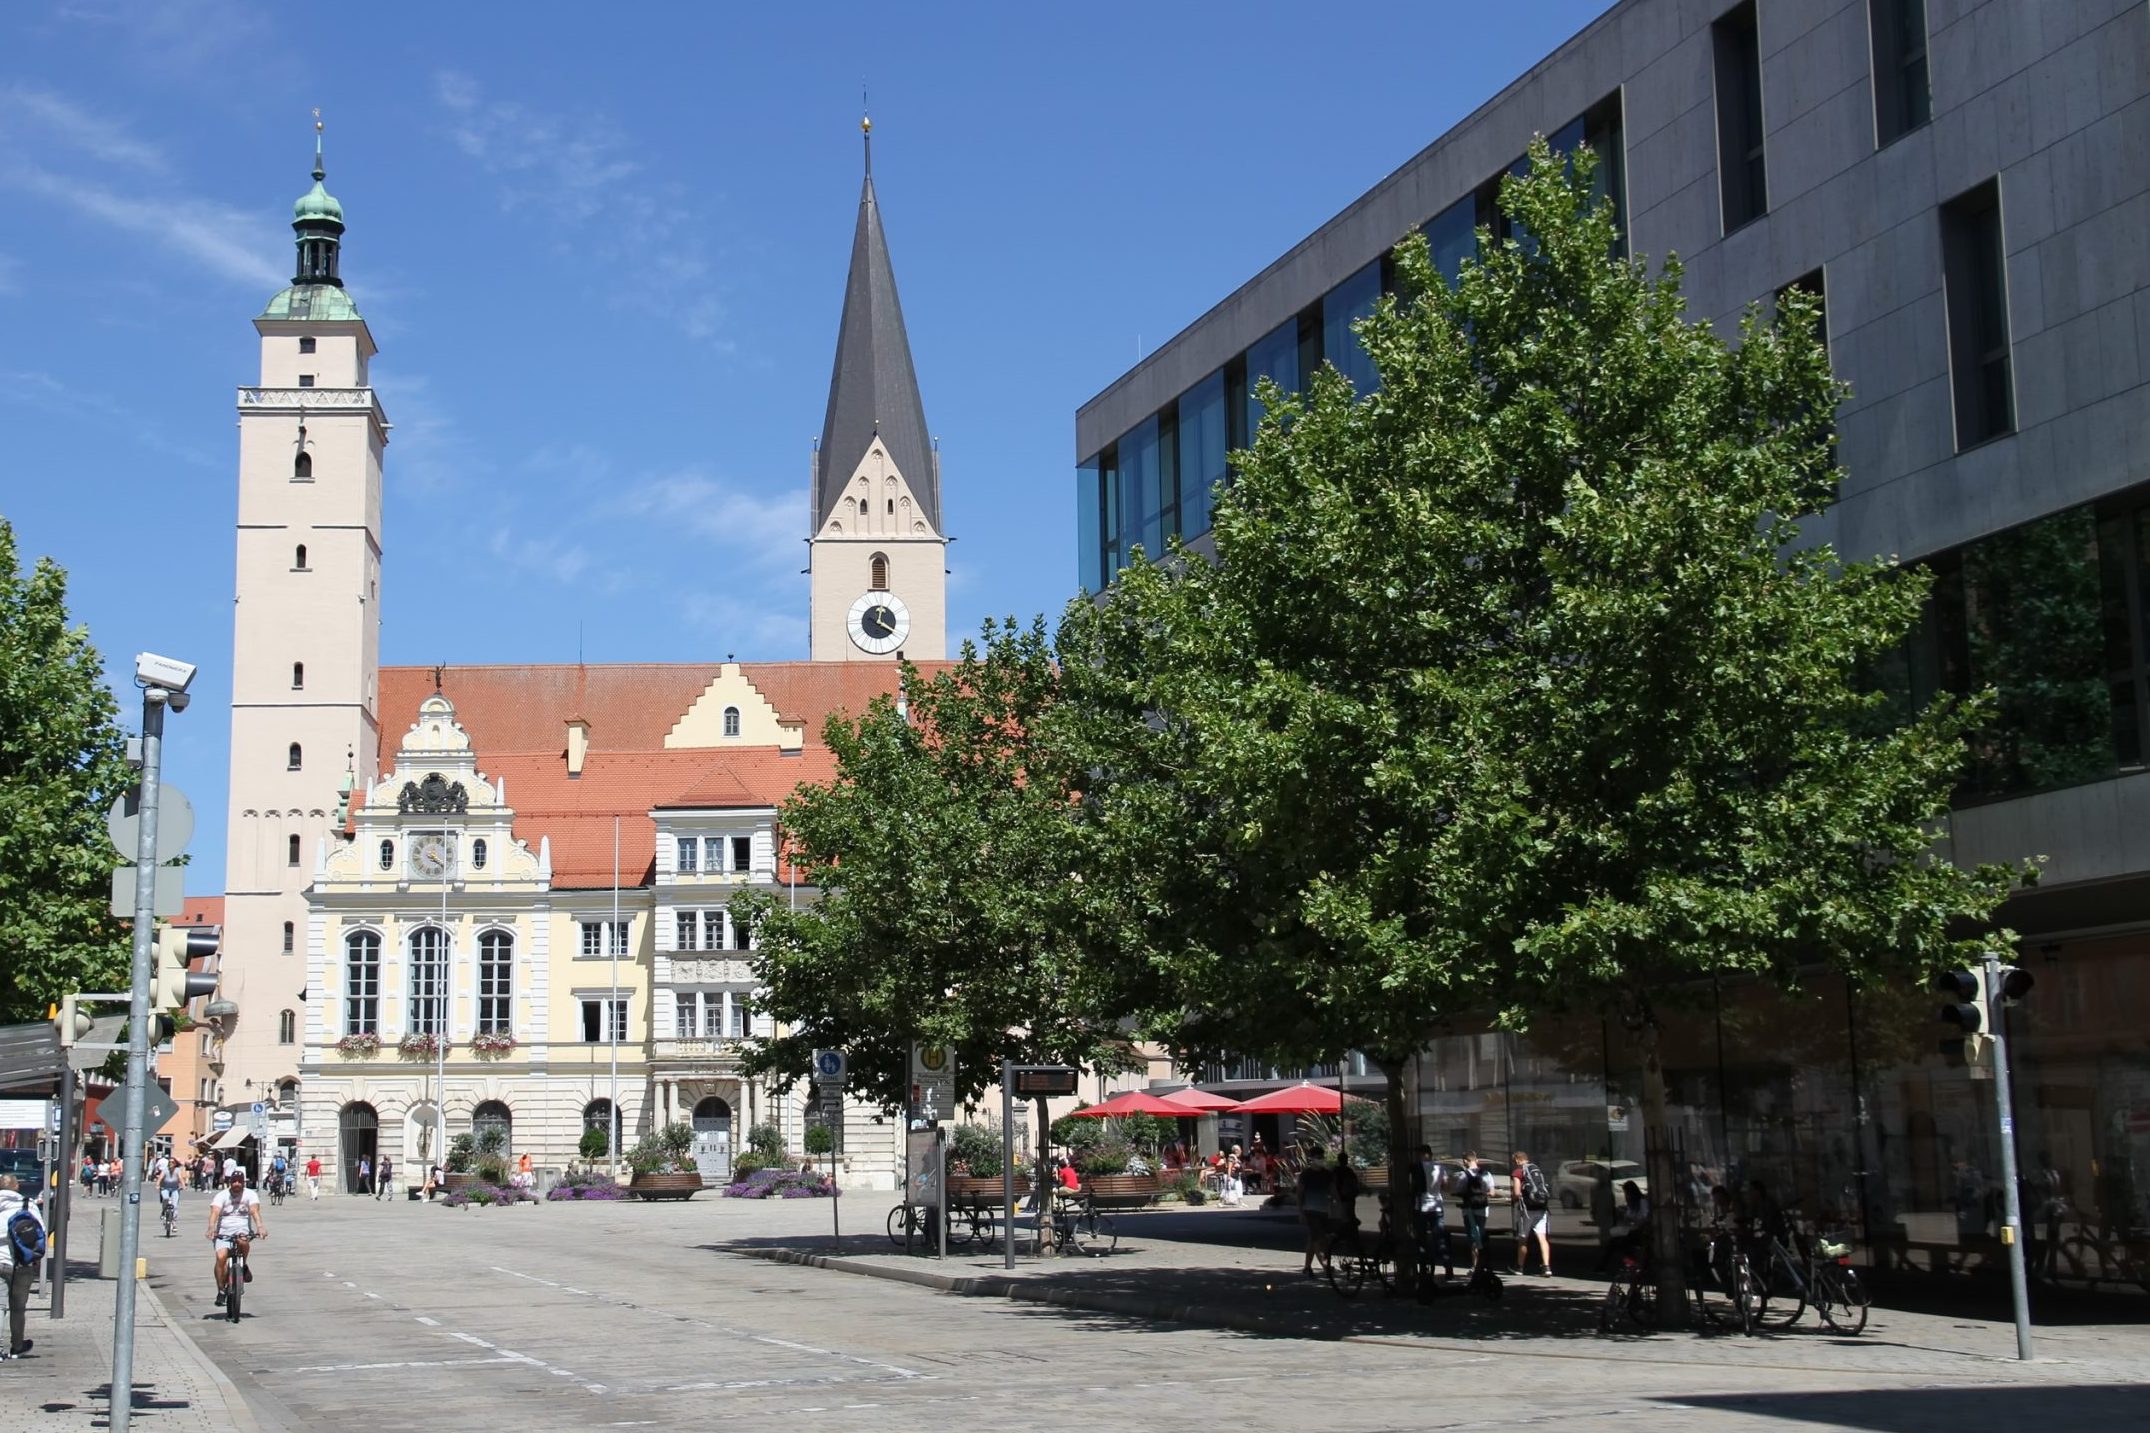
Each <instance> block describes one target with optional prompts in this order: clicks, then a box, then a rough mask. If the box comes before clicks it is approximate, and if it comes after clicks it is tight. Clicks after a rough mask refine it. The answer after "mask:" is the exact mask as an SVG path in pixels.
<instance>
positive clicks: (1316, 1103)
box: [1239, 1084, 1373, 1115]
mask: <svg viewBox="0 0 2150 1433" xmlns="http://www.w3.org/2000/svg"><path fill="white" fill-rule="evenodd" d="M1346 1099H1349V1100H1350V1101H1351V1102H1352V1103H1353V1104H1355V1105H1369V1104H1372V1103H1373V1101H1372V1100H1364V1099H1360V1098H1359V1097H1358V1096H1357V1095H1339V1094H1338V1093H1337V1092H1336V1091H1335V1090H1332V1089H1330V1088H1328V1087H1327V1086H1326V1085H1307V1084H1299V1085H1293V1086H1291V1087H1290V1088H1289V1089H1283V1090H1273V1091H1271V1092H1270V1093H1269V1094H1266V1095H1258V1096H1256V1097H1255V1098H1253V1099H1251V1100H1248V1101H1247V1102H1246V1103H1245V1104H1243V1105H1241V1106H1240V1107H1239V1109H1240V1113H1242V1114H1250V1115H1334V1114H1341V1113H1343V1102H1344V1101H1345V1100H1346Z"/></svg>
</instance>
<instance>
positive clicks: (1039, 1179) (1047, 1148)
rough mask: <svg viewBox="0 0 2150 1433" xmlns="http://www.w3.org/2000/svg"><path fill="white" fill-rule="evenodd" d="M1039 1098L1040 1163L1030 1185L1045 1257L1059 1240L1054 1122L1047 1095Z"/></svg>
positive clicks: (1040, 1248)
mask: <svg viewBox="0 0 2150 1433" xmlns="http://www.w3.org/2000/svg"><path fill="white" fill-rule="evenodd" d="M1037 1100H1038V1165H1037V1175H1036V1177H1035V1178H1034V1179H1033V1180H1032V1181H1031V1186H1030V1187H1031V1191H1032V1193H1031V1196H1030V1197H1031V1198H1032V1199H1034V1200H1036V1201H1037V1208H1038V1247H1037V1254H1038V1257H1040V1258H1044V1257H1046V1256H1048V1255H1050V1254H1052V1253H1054V1252H1056V1250H1055V1245H1056V1244H1057V1243H1058V1242H1059V1241H1058V1240H1056V1239H1055V1238H1054V1237H1053V1235H1054V1230H1053V1197H1054V1196H1053V1186H1054V1183H1055V1181H1054V1179H1053V1127H1052V1124H1051V1123H1050V1122H1049V1121H1047V1119H1046V1118H1045V1096H1043V1095H1039V1096H1038V1097H1037ZM1008 1237H1009V1238H1011V1239H1012V1238H1014V1237H1015V1231H1014V1230H1012V1229H1011V1230H1009V1231H1008Z"/></svg>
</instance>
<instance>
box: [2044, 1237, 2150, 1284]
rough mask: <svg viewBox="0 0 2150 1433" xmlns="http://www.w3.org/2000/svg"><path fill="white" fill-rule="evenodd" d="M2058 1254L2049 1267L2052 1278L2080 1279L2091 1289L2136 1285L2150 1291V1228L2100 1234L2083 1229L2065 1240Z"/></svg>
mask: <svg viewBox="0 0 2150 1433" xmlns="http://www.w3.org/2000/svg"><path fill="white" fill-rule="evenodd" d="M2056 1253H2057V1259H2056V1261H2055V1263H2053V1264H2049V1265H2048V1266H2047V1271H2046V1277H2048V1278H2065V1279H2069V1280H2074V1281H2080V1282H2081V1283H2082V1284H2083V1285H2084V1286H2085V1287H2086V1288H2091V1289H2095V1288H2097V1287H2098V1285H2100V1284H2133V1285H2135V1286H2136V1287H2137V1288H2139V1289H2141V1290H2142V1291H2143V1292H2145V1293H2150V1231H2144V1230H2140V1229H2136V1230H2127V1231H2120V1232H2115V1231H2110V1230H2108V1231H2106V1232H2104V1233H2097V1232H2093V1231H2092V1230H2090V1229H2088V1228H2083V1229H2079V1230H2077V1231H2076V1232H2075V1233H2074V1234H2071V1235H2069V1236H2068V1237H2067V1238H2065V1239H2063V1240H2061V1241H2060V1248H2059V1249H2058V1250H2057V1251H2056ZM2061 1266H2065V1268H2064V1269H2063V1268H2062V1267H2061Z"/></svg>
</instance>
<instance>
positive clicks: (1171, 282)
mask: <svg viewBox="0 0 2150 1433" xmlns="http://www.w3.org/2000/svg"><path fill="white" fill-rule="evenodd" d="M1605 8H1606V5H1605V3H1604V0H1528V3H1524V4H1521V5H1509V6H1477V5H1472V6H1463V5H1453V4H1438V5H1423V4H1422V5H1413V6H1396V7H1393V9H1391V10H1384V11H1377V10H1374V9H1372V8H1370V7H1347V6H1335V7H1320V6H1312V5H1308V4H1304V3H1301V4H1298V5H1290V6H1285V5H1270V4H1259V3H1238V4H1231V5H1215V6H1196V5H1139V6H1138V5H1120V4H1091V5H1082V6H1029V5H999V6H987V5H946V6H939V5H890V4H886V3H883V4H878V5H870V6H869V5H852V4H821V5H811V6H803V5H802V6H782V7H776V6H764V7H754V8H751V9H750V8H748V7H744V6H731V5H723V6H719V5H686V4H676V5H647V6H634V7H628V6H619V7H592V6H590V5H588V4H572V5H571V4H550V3H525V4H520V5H517V6H514V7H504V6H463V5H439V4H435V5H428V6H418V5H405V4H396V3H383V4H378V5H368V6H344V7H339V6H296V7H294V6H288V5H287V6H278V7H271V6H269V5H265V4H253V3H247V0H159V3H153V4H152V3H141V4H134V3H126V0H61V3H55V4H51V5H40V6H9V7H7V13H6V15H5V16H4V17H0V55H4V56H5V57H6V58H5V59H4V60H0V514H4V515H5V516H6V517H7V518H8V519H9V520H11V521H12V522H13V523H14V524H15V526H16V529H17V533H18V537H19V539H20V541H21V544H22V548H23V551H24V554H25V556H26V557H29V556H35V555H50V556H52V557H54V558H55V559H57V560H58V561H59V562H60V563H61V564H63V565H64V566H65V567H66V568H67V569H68V570H69V573H70V577H71V596H72V605H73V609H74V612H75V614H76V616H77V617H78V619H79V620H81V621H84V622H86V623H87V624H88V626H89V628H90V632H91V635H92V637H93V639H94V640H95V641H96V642H97V644H98V645H99V646H100V648H102V649H103V651H104V652H105V654H106V659H107V662H108V664H109V665H113V666H118V667H125V666H126V664H127V662H128V661H129V659H130V658H131V654H132V653H134V652H136V651H139V650H143V649H149V650H155V651H160V652H165V653H169V654H171V655H175V656H180V657H184V658H187V659H190V660H193V661H195V662H197V663H199V664H200V665H201V667H202V669H203V670H202V676H201V678H200V679H199V682H198V685H197V693H198V698H197V700H196V702H195V704H194V705H193V707H192V708H191V709H190V710H189V711H187V712H186V713H185V714H184V715H182V716H179V717H177V718H175V719H174V720H173V721H172V722H171V724H170V727H169V755H168V763H167V775H168V776H169V778H170V779H173V780H175V781H177V782H179V783H180V784H181V785H182V786H184V787H185V788H186V789H187V790H188V792H189V793H190V794H191V796H192V797H193V799H194V803H195V807H196V810H197V813H198V816H199V818H200V826H199V833H198V834H197V836H196V838H195V841H194V857H195V863H196V871H195V874H194V876H193V878H192V879H190V882H189V885H190V888H192V889H196V890H202V891H214V890H217V889H220V888H221V881H222V867H223V849H222V830H223V807H224V786H225V780H226V770H225V767H226V764H225V749H226V745H227V741H228V735H229V729H228V715H227V710H226V703H227V701H228V687H227V684H226V681H225V672H226V670H227V668H228V665H229V662H230V647H231V622H230V611H231V563H232V541H233V540H232V531H231V522H232V515H233V510H234V503H235V490H234V462H235V449H236V443H235V439H234V428H233V425H234V414H233V390H234V388H235V387H237V386H238V385H240V384H242V383H248V382H252V381H253V380H254V378H255V374H256V367H257V362H258V359H257V349H256V343H257V339H256V336H255V334H254V331H253V329H252V327H251V324H250V320H251V319H252V318H253V317H254V315H255V314H256V313H258V312H259V311H260V309H261V307H262V305H263V304H264V303H265V302H266V300H267V299H268V298H269V296H270V295H271V294H272V293H274V292H275V291H276V290H277V289H278V288H280V287H282V286H283V284H284V283H285V282H286V281H287V276H288V275H289V273H290V272H291V255H292V250H291V233H290V229H289V227H288V225H289V215H290V212H291V211H290V205H291V201H292V200H293V199H294V198H296V197H297V196H298V195H299V194H300V193H301V192H303V190H304V189H305V188H306V185H307V179H306V170H307V168H308V167H309V161H310V158H311V154H310V150H311V120H310V116H309V111H310V110H311V108H312V107H314V106H316V105H318V106H320V107H321V109H322V111H323V113H324V115H325V117H326V120H327V122H328V134H327V141H328V149H327V153H328V169H329V188H330V190H331V191H332V192H333V193H335V195H336V196H337V197H338V198H339V199H340V200H341V201H342V202H343V204H344V208H345V213H346V216H347V219H348V222H349V226H350V227H349V232H348V233H347V234H346V236H345V248H344V263H343V274H344V277H345V280H346V283H347V284H348V286H349V288H350V290H351V292H352V294H353V295H354V297H355V298H356V300H357V302H358V304H359V307H360V309H361V311H362V312H364V313H365V315H366V316H367V319H368V321H369V322H370V324H371V326H372V329H373V333H374V336H375V338H376V340H377V341H378V342H379V344H380V347H381V354H380V357H379V358H378V359H377V360H376V361H375V365H374V370H373V373H374V380H375V384H376V386H377V388H378V389H379V390H380V392H381V395H382V399H383V402H384V405H385V406H386V408H387V410H388V415H389V418H390V420H391V421H392V422H393V423H394V424H395V431H394V434H393V436H392V438H391V441H390V445H389V449H388V478H387V483H388V487H387V493H388V496H387V506H386V515H385V519H384V529H385V531H384V541H383V545H384V548H385V551H386V558H385V563H384V575H383V600H384V609H383V621H384V636H383V655H384V660H386V661H388V662H391V663H430V662H435V661H443V662H447V663H450V664H455V663H480V662H515V661H529V662H559V661H572V660H574V658H575V656H576V653H577V650H578V646H579V649H580V650H581V651H582V652H583V653H584V654H585V655H586V656H587V658H588V659H589V660H591V661H593V662H594V661H628V660H653V661H690V660H712V659H721V658H722V657H723V656H724V655H725V654H727V653H736V654H737V655H738V656H739V657H740V658H741V659H742V660H773V659H782V658H797V657H803V656H805V654H806V623H805V612H806V584H805V579H804V578H803V577H802V576H800V575H799V571H798V569H799V568H800V567H802V566H803V565H804V553H803V547H802V545H801V544H800V541H799V540H800V539H801V538H802V537H803V536H804V534H805V530H806V501H807V497H806V494H807V486H806V480H807V461H808V451H809V446H810V444H811V442H812V440H813V438H814V437H816V436H817V435H818V433H819V430H820V426H821V418H822V408H823V405H824V403H825V401H826V399H827V391H828V376H829V364H830V359H831V355H832V351H833V348H834V345H835V339H836V322H837V314H838V310H839V307H840V304H841V300H842V291H843V277H844V267H845V261H846V257H847V253H848V248H849V244H850V239H851V229H852V224H853V221H854V218H855V216H856V205H857V199H858V186H859V165H860V153H859V136H858V128H857V122H858V112H859V91H860V85H861V82H862V81H864V82H865V83H866V84H867V85H869V86H870V88H871V96H872V108H873V115H874V137H875V145H874V175H875V183H876V187H877V188H878V190H879V193H880V196H881V202H882V212H883V216H884V219H885V222H886V224H887V228H888V234H889V244H890V250H891V253H892V255H893V257H894V260H895V265H896V274H897V280H898V283H899V285H900V287H901V290H902V294H903V301H904V308H905V316H906V318H907V320H908V323H909V326H910V334H911V342H912V346H913V351H914V354H915V356H916V359H917V365H918V371H919V381H920V385H921V387H922V389H923V391H924V395H925V404H926V416H927V421H928V424H929V426H930V427H931V429H932V431H933V432H934V433H935V434H937V435H938V436H939V437H940V439H941V443H942V472H943V488H944V507H945V510H946V518H947V524H948V528H949V530H950V531H951V532H952V533H953V534H954V535H955V537H956V542H955V543H954V544H953V546H952V547H951V549H950V562H949V565H950V567H951V568H952V569H953V570H954V575H953V576H952V577H951V578H950V588H949V605H950V610H951V624H950V625H951V635H952V637H953V638H956V639H960V638H961V637H962V636H963V635H964V634H965V633H967V632H972V631H975V630H976V629H977V626H978V624H979V623H980V622H981V621H982V620H984V619H985V618H987V617H988V616H990V615H995V614H1002V613H1015V614H1018V615H1021V616H1024V617H1027V616H1028V615H1030V614H1032V613H1036V612H1041V611H1042V612H1046V613H1048V614H1052V613H1057V612H1058V611H1059V609H1060V607H1061V606H1062V605H1063V603H1064V602H1065V601H1066V600H1067V598H1068V597H1069V595H1070V594H1071V593H1072V592H1073V590H1074V588H1075V586H1076V577H1075V559H1074V543H1073V537H1072V532H1071V515H1072V510H1073V502H1072V478H1073V464H1074V453H1073V421H1074V412H1075V409H1076V407H1077V406H1078V405H1079V404H1081V403H1082V402H1083V401H1084V400H1085V399H1087V398H1088V397H1090V396H1091V395H1092V394H1093V393H1095V392H1096V391H1098V390H1099V389H1100V388H1102V387H1103V386H1104V385H1106V384H1107V383H1109V382H1110V381H1111V380H1112V379H1114V378H1115V377H1117V376H1118V375H1119V374H1120V373H1121V372H1123V371H1124V370H1125V369H1126V368H1128V367H1129V366H1130V365H1131V364H1132V363H1133V362H1134V361H1135V359H1136V358H1137V357H1138V356H1139V354H1140V353H1142V352H1146V351H1148V350H1149V349H1151V348H1155V347H1156V346H1157V345H1158V344H1159V343H1160V342H1161V341H1163V340H1164V339H1166V338H1169V337H1170V336H1171V335H1172V334H1173V333H1175V332H1177V331H1178V330H1179V329H1180V328H1182V327H1183V326H1185V325H1186V324H1187V323H1189V322H1190V321H1192V320H1193V319H1195V318H1196V317H1198V316H1199V315H1200V314H1201V313H1202V312H1203V311H1204V310H1205V309H1207V308H1208V307H1209V306H1210V305H1211V304H1213V303H1215V302H1216V301H1217V300H1218V299H1220V298H1222V297H1223V296H1224V295H1226V294H1227V293H1229V292H1230V291H1231V289H1232V288H1234V287H1236V286H1237V285H1238V284H1239V283H1240V282H1242V281H1243V280H1245V279H1246V278H1248V277H1250V276H1251V275H1252V274H1253V273H1255V272H1256V271H1257V270H1258V269H1260V268H1261V267H1262V266H1263V265H1265V264H1267V263H1268V262H1269V261H1270V260H1272V259H1274V258H1275V257H1276V256H1277V255H1278V254H1280V253H1281V252H1283V250H1284V249H1286V248H1287V247H1289V246H1290V245H1291V244H1292V243H1294V242H1296V241H1297V240H1298V239H1299V238H1301V237H1302V236H1304V235H1305V234H1306V233H1307V232H1308V231H1309V230H1311V229H1312V228H1314V227H1315V226H1316V225H1318V224H1320V223H1321V222H1322V221H1323V220H1325V219H1327V218H1328V217H1329V216H1331V215H1332V214H1334V213H1335V212H1336V211H1337V210H1339V209H1341V208H1342V207H1343V206H1344V205H1345V204H1347V203H1349V202H1350V201H1351V200H1352V199H1354V198H1355V197H1357V196H1358V195H1359V194H1360V193H1361V192H1363V191H1364V190H1365V189H1366V188H1367V187H1368V186H1370V185H1371V184H1373V183H1374V182H1375V181H1377V180H1378V179H1380V178H1381V176H1382V175H1384V174H1386V173H1388V172H1389V171H1390V170H1392V169H1394V168H1395V167H1396V166H1397V165H1398V164H1400V163H1402V162H1403V161H1404V160H1405V159H1407V158H1408V157H1409V156H1410V155H1412V154H1413V153H1415V152H1416V151H1417V150H1419V149H1420V148H1421V147H1423V146H1424V145H1425V144H1426V143H1428V142H1429V141H1431V140H1432V139H1434V138H1435V137H1436V136H1438V135H1439V134H1440V133H1441V132H1442V131H1443V130H1444V129H1446V128H1448V127H1449V126H1450V125H1452V124H1453V123H1454V122H1455V121H1457V120H1458V119H1461V118H1462V117H1463V116H1464V115H1466V114H1468V113H1469V112H1470V111H1471V110H1472V109H1473V108H1475V107H1476V106H1477V105H1478V104H1479V103H1481V102H1482V101H1484V100H1485V99H1486V98H1487V97H1489V96H1490V95H1492V94H1494V93H1496V92H1497V91H1498V90H1499V89H1500V88H1501V87H1502V86H1504V85H1505V84H1507V83H1508V82H1509V81H1510V80H1512V79H1513V78H1515V77H1516V76H1517V75H1519V74H1521V73H1522V72H1523V71H1524V70H1526V69H1528V68H1529V67H1530V65H1532V64H1533V63H1535V62H1536V61H1537V60H1538V59H1539V58H1541V57H1542V56H1543V55H1544V54H1545V53H1546V52H1547V51H1549V50H1551V49H1552V48H1554V47H1555V46H1556V45H1557V44H1558V43H1559V42H1560V41H1562V40H1564V39H1566V38H1567V37H1568V36H1569V35H1571V34H1573V33H1574V32H1575V31H1576V30H1577V29H1579V28H1581V26H1582V25H1583V24H1585V23H1587V21H1588V20H1589V19H1590V18H1591V17H1592V16H1594V15H1595V14H1597V13H1598V12H1600V11H1601V10H1603V9H1605ZM129 695H130V697H131V692H130V694H129ZM131 720H132V718H131V717H130V722H131Z"/></svg>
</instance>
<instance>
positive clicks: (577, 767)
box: [567, 716, 590, 781]
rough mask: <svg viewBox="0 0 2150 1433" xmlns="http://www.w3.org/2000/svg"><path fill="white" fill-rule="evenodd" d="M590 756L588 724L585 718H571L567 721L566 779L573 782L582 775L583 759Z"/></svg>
mask: <svg viewBox="0 0 2150 1433" xmlns="http://www.w3.org/2000/svg"><path fill="white" fill-rule="evenodd" d="M589 754H590V723H589V721H588V719H587V718H584V717H579V716H572V717H569V718H568V719H567V777H568V780H570V781H573V780H575V779H576V778H578V777H580V776H581V775H582V763H583V759H584V758H585V757H587V756H588V755H589Z"/></svg>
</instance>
